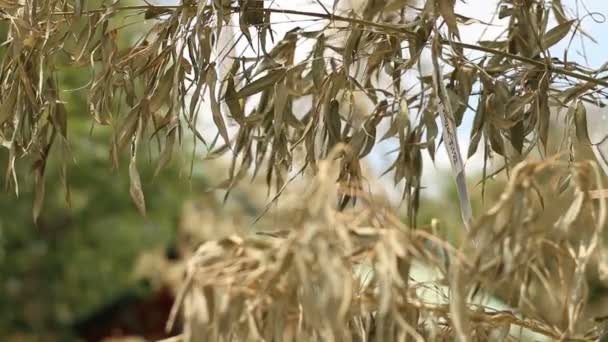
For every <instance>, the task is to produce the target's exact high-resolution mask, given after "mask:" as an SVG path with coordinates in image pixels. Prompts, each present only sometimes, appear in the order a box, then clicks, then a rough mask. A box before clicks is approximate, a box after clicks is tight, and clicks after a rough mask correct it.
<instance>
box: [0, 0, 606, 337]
mask: <svg viewBox="0 0 608 342" xmlns="http://www.w3.org/2000/svg"><path fill="white" fill-rule="evenodd" d="M98 4H99V6H98V7H96V6H95V5H94V4H91V3H89V2H85V1H82V0H19V1H17V0H0V20H2V22H3V23H6V25H8V26H9V33H8V39H7V41H5V42H4V43H3V44H2V45H1V47H0V49H2V50H0V52H1V53H2V54H3V60H2V64H1V66H0V145H2V146H3V147H5V148H6V149H7V151H8V156H9V158H8V164H7V170H6V176H5V179H6V183H7V185H8V186H9V187H10V188H13V189H14V190H15V191H17V192H18V184H19V178H20V177H21V173H23V172H21V171H19V172H18V166H19V164H18V163H17V161H18V160H19V159H21V158H23V157H29V158H31V161H32V169H33V174H34V186H35V191H36V196H35V200H34V205H33V216H34V219H36V218H37V217H38V216H39V214H40V211H41V209H42V204H43V198H44V184H45V181H46V180H45V169H46V166H47V160H48V157H49V156H50V155H51V154H52V153H56V154H58V155H59V156H60V159H61V160H62V161H63V165H62V166H61V167H62V170H63V172H62V175H63V176H62V178H63V179H62V180H61V181H63V182H64V183H65V184H66V188H68V187H67V185H68V184H69V181H68V177H67V170H68V161H69V160H70V144H69V136H68V134H67V132H68V129H67V125H68V123H69V116H70V115H69V113H68V110H67V107H66V104H65V103H64V102H63V100H62V92H64V91H79V92H82V93H83V95H84V96H87V98H88V100H89V103H90V114H91V117H92V118H93V122H94V124H95V125H97V126H109V127H112V129H113V130H114V138H113V139H112V141H110V142H109V145H110V146H111V147H110V153H109V155H110V159H111V160H112V162H113V164H114V165H115V166H118V164H119V160H120V159H121V158H120V157H121V155H122V154H124V153H125V150H128V154H129V157H130V163H129V168H128V172H129V175H130V176H131V186H130V190H131V197H132V198H133V200H134V202H135V204H136V206H137V207H138V209H139V210H140V211H141V212H142V213H145V211H146V205H145V197H144V193H143V191H142V186H141V180H140V176H139V172H138V168H137V164H138V160H141V157H140V156H141V153H142V150H143V149H144V148H148V149H149V150H150V152H154V153H151V154H154V155H156V156H157V158H158V171H159V172H160V170H161V169H162V168H163V167H164V166H165V165H166V164H167V163H168V162H170V160H171V159H172V156H173V154H174V153H175V151H176V150H177V147H178V146H179V145H185V143H184V133H185V132H190V133H191V136H194V137H195V139H194V141H195V146H196V145H197V144H203V145H204V146H205V151H206V152H207V153H208V154H207V157H209V158H211V157H216V156H218V155H228V156H229V157H230V158H231V160H232V164H231V167H230V168H229V172H228V176H227V177H226V179H225V180H224V181H223V182H222V181H218V183H219V186H220V187H223V188H227V189H228V190H230V189H231V188H232V187H234V186H235V184H237V182H239V181H240V180H242V179H244V178H245V177H246V176H249V175H251V174H253V176H254V177H257V176H258V173H262V172H263V173H264V180H265V183H266V186H267V187H268V188H273V189H274V190H275V193H276V194H281V193H282V192H283V191H284V190H285V188H286V185H287V184H289V182H290V179H291V177H292V175H293V174H296V175H297V174H300V173H304V172H305V171H306V170H308V171H310V173H311V174H313V175H314V178H313V179H314V181H313V183H311V184H310V186H309V187H308V188H309V194H308V195H307V197H306V201H301V202H300V204H301V206H300V207H297V208H295V211H294V212H293V213H292V214H291V216H292V218H293V219H292V221H291V222H290V223H289V224H286V226H285V227H280V228H281V230H282V231H283V232H282V233H281V234H279V235H276V234H275V235H276V236H274V237H271V236H268V234H267V235H260V236H258V237H257V238H254V237H248V236H245V237H243V236H240V237H239V236H234V237H230V238H225V239H221V240H218V241H211V242H208V243H205V244H204V245H202V246H201V247H200V248H199V249H198V251H197V252H196V253H195V255H194V256H193V258H192V260H191V261H190V265H189V267H188V278H187V280H186V285H185V287H184V290H183V291H182V292H181V293H182V295H181V297H180V300H179V302H178V306H176V308H183V317H184V320H185V323H186V325H185V332H184V335H183V338H184V339H186V340H188V341H201V340H213V341H229V340H232V341H235V340H236V341H249V340H279V341H287V340H292V339H297V340H302V341H315V340H317V341H349V340H357V341H367V340H377V341H392V340H407V339H414V340H422V339H431V340H441V339H452V338H454V337H456V338H458V339H459V340H462V341H468V340H488V339H490V338H491V339H496V338H499V337H505V336H507V335H506V333H505V332H506V331H508V329H509V327H510V326H511V325H515V326H520V327H524V328H526V329H528V330H531V331H535V332H538V333H541V334H543V335H546V336H549V337H550V338H552V339H556V340H567V339H582V338H584V337H583V335H584V334H583V333H584V332H585V331H586V330H588V329H591V327H590V326H589V324H588V319H587V317H585V316H584V315H582V312H583V311H582V310H583V304H584V302H585V298H586V287H585V277H583V274H584V273H585V271H586V270H587V269H588V267H589V265H590V263H591V261H593V258H595V257H596V256H597V255H598V253H599V254H601V253H600V252H601V250H600V249H598V246H599V244H600V234H601V232H602V229H603V227H604V219H605V204H604V201H603V200H601V201H599V203H596V202H593V200H592V199H591V196H590V191H593V190H597V189H598V187H599V181H598V179H599V176H598V174H597V171H596V169H595V168H594V167H592V166H590V164H588V163H586V162H582V161H577V158H576V157H577V156H576V155H575V154H574V152H573V151H574V148H572V147H573V146H574V144H575V142H577V141H578V142H580V143H582V144H586V145H589V144H590V140H589V136H588V133H587V122H586V110H585V106H586V105H587V104H588V103H592V104H597V105H603V104H604V101H605V99H606V93H605V87H606V86H607V85H608V81H606V71H607V68H606V67H605V66H604V67H602V68H599V69H592V68H589V67H586V66H583V65H579V64H577V63H575V62H573V61H571V60H570V59H569V58H568V54H567V52H568V51H566V53H564V56H563V57H562V58H561V59H560V58H556V57H554V56H552V54H551V50H550V48H552V47H554V46H555V45H556V44H557V43H559V42H561V41H566V40H569V41H570V42H571V41H572V39H573V38H574V37H575V36H576V35H579V36H581V37H582V38H581V39H583V38H585V37H588V38H591V39H592V37H589V36H588V35H587V34H586V33H585V32H584V31H583V30H582V23H583V20H584V19H589V20H595V16H594V15H593V14H587V15H585V16H583V17H581V18H577V17H574V16H573V15H572V14H571V13H570V12H569V11H567V9H566V8H564V6H562V3H561V1H558V0H553V1H541V0H502V1H499V7H498V8H497V14H498V17H499V18H501V19H506V20H507V23H506V25H505V30H504V32H503V33H501V34H500V35H498V36H497V37H494V38H495V39H494V40H481V41H473V42H465V41H464V40H463V39H464V38H465V37H461V35H460V30H459V28H461V27H462V25H468V24H471V23H477V24H479V25H485V26H490V25H491V24H490V23H483V22H479V21H478V20H476V19H474V18H469V17H467V16H465V15H462V14H460V13H457V12H456V11H455V9H454V8H455V4H456V1H455V0H429V1H425V2H424V3H423V4H422V5H421V6H417V5H415V4H414V3H413V2H411V1H408V0H389V1H384V0H370V1H366V2H364V3H362V8H361V9H360V10H356V11H346V12H342V13H337V12H335V11H330V10H329V9H328V8H326V7H325V6H323V5H322V4H321V5H320V7H319V8H321V9H322V10H320V11H318V12H306V11H302V10H298V9H296V8H281V7H278V6H276V4H274V2H272V3H271V2H262V1H255V0H243V1H239V2H238V5H237V4H234V3H232V2H229V1H220V0H217V1H215V0H214V1H210V2H205V1H192V0H183V1H182V2H181V3H180V4H178V5H171V6H154V5H151V4H149V3H147V2H145V1H141V2H138V3H136V4H127V5H125V4H124V2H122V3H121V1H114V2H110V1H101V2H100V3H98ZM273 4H274V5H273ZM574 13H579V11H575V12H574ZM277 14H287V15H290V16H297V17H303V18H308V19H311V20H315V21H317V22H318V23H319V24H320V25H319V26H318V27H316V28H315V29H308V28H306V27H304V28H302V27H297V28H294V29H292V30H290V31H289V32H287V33H286V34H285V35H284V36H283V37H282V38H277V37H275V35H274V33H273V30H272V27H273V26H275V25H277V23H275V22H273V20H272V18H273V15H277ZM143 20H146V22H147V23H148V24H150V27H149V29H147V30H146V31H145V32H143V33H142V35H141V37H140V39H138V40H136V41H135V42H133V44H131V45H129V46H126V47H125V46H119V45H118V44H117V41H118V39H117V37H119V35H120V34H121V32H122V30H123V29H124V28H125V27H130V26H132V25H134V24H139V23H141V22H142V21H143ZM232 22H238V25H237V26H238V33H235V36H234V37H233V38H234V39H232V40H230V39H229V43H230V44H229V45H225V43H226V40H222V39H220V36H221V34H222V33H223V32H225V31H224V28H226V27H229V26H231V23H232ZM220 41H221V42H222V43H221V44H220ZM239 41H241V42H244V43H243V44H244V45H242V46H241V45H238V44H239V43H238V42H239ZM237 45H238V46H240V47H242V49H240V48H239V49H238V50H242V51H245V52H244V53H243V54H242V55H241V54H237V55H234V56H232V55H230V54H228V53H227V52H226V51H225V49H228V50H233V51H236V50H235V46H237ZM306 45H309V48H306ZM471 52H475V53H476V54H475V55H474V56H472V55H471V54H470V53H471ZM300 55H303V56H304V57H302V58H300V57H298V56H300ZM222 56H223V57H222ZM422 56H429V57H430V61H431V65H432V72H431V73H427V74H424V73H422V72H421V70H422V62H421V59H422V58H421V57H422ZM225 65H228V68H224V67H222V66H225ZM68 67H69V68H82V70H84V71H86V72H89V73H90V75H91V78H90V81H89V83H87V84H86V85H84V86H83V87H82V89H69V90H67V89H61V87H60V82H59V81H58V76H57V75H58V72H59V71H60V70H61V69H62V68H68ZM412 74H413V75H414V77H416V79H417V82H416V84H415V85H413V86H410V85H408V84H407V82H406V80H407V77H406V76H407V75H412ZM358 97H365V99H366V100H368V101H369V102H370V103H371V104H372V105H373V109H372V110H371V111H370V112H369V113H366V115H364V116H363V117H361V116H359V115H355V113H354V111H355V110H354V109H353V108H354V107H355V102H356V101H355V98H358ZM301 102H303V103H305V104H307V105H304V106H303V110H302V108H299V107H298V105H297V104H298V103H301ZM203 103H204V104H205V106H208V111H205V110H204V109H205V107H204V106H203ZM566 108H568V111H567V113H566V117H567V120H566V125H565V132H566V136H567V137H568V147H567V148H566V149H567V150H568V157H569V158H567V161H561V159H558V158H552V159H548V160H546V161H538V162H532V161H525V160H526V158H527V157H528V156H529V154H530V153H531V152H532V151H533V150H534V149H535V148H537V147H539V150H540V151H541V152H542V154H543V156H544V154H545V152H546V151H547V149H548V147H549V145H551V142H550V141H549V126H550V122H551V119H552V115H554V114H552V113H555V112H557V111H559V110H561V109H566ZM469 109H471V112H468V110H469ZM467 113H470V114H471V115H474V124H473V128H472V131H471V144H470V148H469V151H468V156H469V157H470V156H472V155H474V154H476V153H478V152H477V151H478V146H479V145H480V144H483V147H484V148H483V153H484V160H485V161H488V160H490V159H491V158H492V157H498V158H500V159H502V160H504V168H503V169H504V170H507V171H508V173H509V176H510V178H509V186H508V187H507V188H506V191H505V192H504V195H503V197H501V198H500V199H499V201H498V202H497V203H496V204H495V205H494V206H493V207H492V208H491V209H490V210H489V211H488V212H487V213H486V214H484V215H481V216H479V217H477V218H474V216H473V213H472V212H471V210H470V204H469V203H468V202H469V201H468V194H467V188H466V184H465V182H464V180H465V174H464V171H465V170H464V166H463V162H462V159H463V158H462V157H461V156H460V147H459V145H458V141H457V139H456V135H455V129H456V127H458V126H459V125H460V124H461V122H462V120H463V116H464V115H465V114H467ZM201 114H203V115H209V116H210V117H211V118H212V120H213V123H214V125H215V127H216V128H217V131H218V134H217V136H215V138H212V139H209V137H205V136H203V134H201V132H200V131H199V128H200V127H198V126H197V122H198V121H199V116H200V115H201ZM467 115H468V114H467ZM228 119H230V120H232V121H233V122H234V123H235V125H236V133H235V134H234V135H232V134H230V132H229V129H228V125H227V121H228ZM438 120H440V122H441V128H440V127H439V126H440V125H438V123H437V121H438ZM381 123H387V124H388V126H389V128H388V130H387V131H386V132H385V133H384V134H382V133H381V132H380V131H379V129H378V127H379V125H380V124H381ZM440 132H442V137H440V136H439V133H440ZM386 139H390V140H392V141H394V142H395V145H396V147H397V148H396V152H397V153H396V157H395V158H394V162H393V164H392V165H391V166H390V167H389V169H388V170H387V172H390V173H391V175H392V176H393V179H394V182H395V184H404V198H405V200H406V204H407V216H408V220H407V224H403V223H402V222H400V220H399V219H398V218H397V216H396V215H395V214H394V213H393V211H392V210H391V209H390V208H387V207H383V206H380V205H379V204H378V203H376V202H375V201H372V198H371V197H370V196H368V195H366V193H365V192H364V191H363V184H364V179H363V176H362V166H361V161H362V160H363V159H364V158H365V157H366V156H368V155H369V154H370V152H371V151H372V150H373V148H374V146H375V145H376V144H377V143H378V141H382V140H386ZM441 141H443V143H444V145H445V146H446V148H447V151H448V155H449V157H450V161H451V162H452V168H453V173H454V176H455V180H456V183H457V185H458V191H459V195H460V197H459V198H460V205H461V209H462V216H463V219H464V222H465V225H466V226H467V227H469V228H470V229H469V230H468V233H467V234H468V239H467V240H466V241H469V242H471V246H467V245H465V246H463V247H462V248H461V249H459V250H455V249H454V247H451V246H450V245H449V244H447V243H446V242H445V241H442V240H441V239H440V238H439V237H438V236H435V235H432V234H428V233H425V232H424V231H423V230H416V229H414V226H415V224H414V223H415V219H414V218H415V216H416V212H417V210H418V207H419V206H420V198H421V191H422V184H421V174H422V170H423V164H422V153H423V152H424V151H426V152H427V153H429V154H430V156H431V157H432V158H434V157H435V155H436V153H437V147H438V146H439V143H440V142H441ZM298 149H300V150H302V151H303V158H296V157H295V151H296V150H298ZM479 150H481V149H479ZM331 151H334V152H333V153H332V152H331ZM300 159H301V160H300ZM297 164H301V165H299V166H298V167H295V165H297ZM499 171H500V170H499ZM492 176H493V175H492V174H484V179H483V180H484V181H485V179H488V178H491V177H492ZM545 176H547V177H557V178H556V179H558V180H559V182H557V184H559V187H558V188H559V190H560V191H566V190H568V189H572V191H573V200H572V203H571V206H570V209H568V210H567V211H566V212H565V213H564V215H562V216H561V218H560V220H559V221H558V222H555V224H554V225H550V226H537V225H535V222H537V220H538V219H539V218H542V216H543V213H544V212H543V211H542V210H541V209H542V207H543V205H544V200H543V196H540V194H539V193H540V191H539V190H538V189H539V188H538V186H537V183H538V182H540V179H541V178H542V177H545ZM551 179H553V178H551ZM67 191H68V192H69V189H68V190H67ZM68 198H69V196H68ZM355 199H356V200H357V201H358V204H357V206H356V207H350V206H349V204H352V203H354V202H355V201H354V200H355ZM541 227H542V229H541ZM572 227H577V234H576V235H577V236H576V238H575V239H572V237H571V236H570V235H569V234H566V233H567V232H568V231H569V230H571V229H572ZM598 251H599V252H598ZM414 261H417V262H421V263H424V264H426V265H429V267H435V268H437V269H438V270H439V271H440V272H441V274H442V275H443V277H444V280H443V283H441V284H443V285H448V286H449V290H450V293H449V298H448V300H449V302H448V303H446V304H440V303H429V302H425V301H422V300H421V299H420V298H419V296H418V295H417V290H418V288H419V287H422V286H423V284H417V283H416V282H415V281H412V280H411V279H409V276H408V275H409V272H408V270H409V269H410V266H411V265H412V262H414ZM596 261H597V260H596ZM598 264H599V265H604V264H603V263H602V262H598ZM356 267H359V268H361V267H363V269H370V270H371V273H370V276H369V278H366V280H363V279H362V277H361V276H360V275H359V274H355V273H354V272H355V271H354V270H355V269H357V268H356ZM604 268H605V266H602V267H600V269H601V270H602V271H603V270H604ZM513 283H516V284H518V286H519V288H518V289H519V291H518V295H517V301H516V303H515V304H516V305H515V308H516V309H517V310H518V311H517V312H516V313H517V314H521V315H524V316H517V315H516V314H515V313H507V312H491V311H487V310H483V308H481V307H471V305H470V303H469V297H470V296H471V295H473V294H474V293H476V291H475V290H476V289H479V288H481V289H484V290H485V291H491V290H492V289H493V288H496V287H499V286H502V285H504V284H513ZM535 291H536V292H538V291H547V292H548V293H550V294H552V295H553V296H552V300H553V303H554V306H553V307H552V309H551V312H552V313H556V312H557V313H559V314H558V316H559V317H557V318H555V317H545V316H544V315H545V314H546V313H544V312H539V311H537V310H534V309H535V307H536V306H535V305H534V293H535ZM175 315H177V309H176V311H175ZM589 331H591V330H589ZM599 334H600V332H599V331H595V332H592V334H591V335H590V336H592V337H597V336H599Z"/></svg>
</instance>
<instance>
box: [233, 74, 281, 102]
mask: <svg viewBox="0 0 608 342" xmlns="http://www.w3.org/2000/svg"><path fill="white" fill-rule="evenodd" d="M285 74H286V72H285V70H283V69H280V70H272V71H269V72H268V74H266V75H265V76H263V77H260V78H258V79H257V80H255V81H253V82H251V83H249V84H247V85H246V86H244V87H243V88H241V90H239V91H238V92H237V93H236V97H237V98H244V97H249V96H251V95H255V94H257V93H259V92H261V91H263V90H265V89H267V88H268V87H272V86H274V85H275V84H276V83H277V82H279V81H280V80H281V79H283V78H284V77H285Z"/></svg>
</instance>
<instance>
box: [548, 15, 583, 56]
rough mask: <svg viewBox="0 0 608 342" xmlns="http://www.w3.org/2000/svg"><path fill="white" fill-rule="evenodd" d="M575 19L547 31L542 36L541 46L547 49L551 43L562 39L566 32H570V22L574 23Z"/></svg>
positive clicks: (553, 43)
mask: <svg viewBox="0 0 608 342" xmlns="http://www.w3.org/2000/svg"><path fill="white" fill-rule="evenodd" d="M575 21H576V20H570V21H567V22H565V23H562V24H559V25H557V26H555V27H554V28H552V29H550V30H549V31H547V33H546V34H545V35H544V36H543V39H542V42H543V48H545V49H548V48H550V47H552V46H553V45H555V44H557V43H559V42H560V41H561V40H562V39H564V37H566V35H567V34H568V32H570V28H571V27H572V24H574V22H575Z"/></svg>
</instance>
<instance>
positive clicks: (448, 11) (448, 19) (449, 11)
mask: <svg viewBox="0 0 608 342" xmlns="http://www.w3.org/2000/svg"><path fill="white" fill-rule="evenodd" d="M436 1H437V5H436V6H437V8H438V9H439V13H440V14H441V16H442V17H443V20H445V23H446V24H447V25H448V30H449V31H450V34H451V35H453V36H455V37H460V33H459V32H458V23H457V18H456V14H455V13H454V6H455V5H456V0H436Z"/></svg>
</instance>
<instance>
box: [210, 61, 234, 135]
mask: <svg viewBox="0 0 608 342" xmlns="http://www.w3.org/2000/svg"><path fill="white" fill-rule="evenodd" d="M216 82H217V72H216V71H215V63H211V64H210V65H209V67H208V68H207V86H209V101H210V102H211V114H212V116H213V122H214V123H215V126H216V127H217V129H218V131H219V132H220V135H221V136H222V139H224V142H225V143H226V145H229V144H230V138H229V137H228V130H227V129H226V124H225V123H224V117H223V115H222V111H221V108H220V104H219V102H218V101H217V94H216V89H215V85H216Z"/></svg>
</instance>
